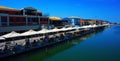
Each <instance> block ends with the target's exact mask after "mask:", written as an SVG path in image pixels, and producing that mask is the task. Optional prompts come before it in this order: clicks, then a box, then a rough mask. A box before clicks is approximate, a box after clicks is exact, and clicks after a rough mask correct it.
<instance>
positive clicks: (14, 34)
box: [1, 31, 20, 38]
mask: <svg viewBox="0 0 120 61" xmlns="http://www.w3.org/2000/svg"><path fill="white" fill-rule="evenodd" d="M17 36H20V34H19V33H17V32H15V31H12V32H11V33H8V34H5V35H3V36H1V37H3V38H13V37H17Z"/></svg>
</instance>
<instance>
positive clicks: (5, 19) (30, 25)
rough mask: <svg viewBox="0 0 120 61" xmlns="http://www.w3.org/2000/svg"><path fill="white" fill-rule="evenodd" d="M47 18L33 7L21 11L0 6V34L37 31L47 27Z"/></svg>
mask: <svg viewBox="0 0 120 61" xmlns="http://www.w3.org/2000/svg"><path fill="white" fill-rule="evenodd" d="M48 22H49V21H48V17H47V16H43V15H42V12H40V11H38V10H37V9H35V8H33V7H25V8H22V9H19V10H18V9H14V8H8V7H4V6H0V34H4V33H6V32H11V31H17V32H22V31H26V30H30V29H33V30H39V29H41V26H47V25H48Z"/></svg>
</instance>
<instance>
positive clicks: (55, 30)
mask: <svg viewBox="0 0 120 61" xmlns="http://www.w3.org/2000/svg"><path fill="white" fill-rule="evenodd" d="M59 31H60V29H57V28H54V29H52V30H49V31H48V32H49V33H50V32H59Z"/></svg>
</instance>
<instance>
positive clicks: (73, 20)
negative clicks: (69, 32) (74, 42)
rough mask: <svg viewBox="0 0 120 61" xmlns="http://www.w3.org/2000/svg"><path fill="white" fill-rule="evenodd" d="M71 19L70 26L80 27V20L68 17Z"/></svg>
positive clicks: (75, 17)
mask: <svg viewBox="0 0 120 61" xmlns="http://www.w3.org/2000/svg"><path fill="white" fill-rule="evenodd" d="M69 18H70V19H71V23H72V26H80V18H79V17H77V16H71V17H69Z"/></svg>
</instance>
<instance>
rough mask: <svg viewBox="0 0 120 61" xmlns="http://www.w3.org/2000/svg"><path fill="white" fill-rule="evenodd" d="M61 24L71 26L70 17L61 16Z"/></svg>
mask: <svg viewBox="0 0 120 61" xmlns="http://www.w3.org/2000/svg"><path fill="white" fill-rule="evenodd" d="M62 24H63V25H64V26H71V25H72V22H71V19H70V18H63V19H62Z"/></svg>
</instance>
